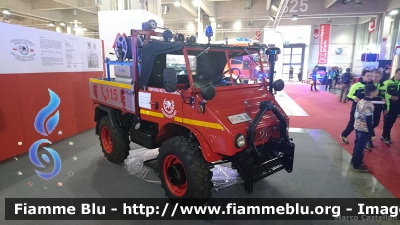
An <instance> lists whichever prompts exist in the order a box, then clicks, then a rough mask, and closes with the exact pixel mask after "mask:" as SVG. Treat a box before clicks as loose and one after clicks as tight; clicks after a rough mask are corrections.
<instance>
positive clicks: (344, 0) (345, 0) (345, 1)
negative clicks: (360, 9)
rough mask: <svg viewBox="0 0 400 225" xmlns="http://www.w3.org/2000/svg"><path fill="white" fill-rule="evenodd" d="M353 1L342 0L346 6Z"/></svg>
mask: <svg viewBox="0 0 400 225" xmlns="http://www.w3.org/2000/svg"><path fill="white" fill-rule="evenodd" d="M351 1H352V0H342V4H344V5H346V4H348V3H349V2H351Z"/></svg>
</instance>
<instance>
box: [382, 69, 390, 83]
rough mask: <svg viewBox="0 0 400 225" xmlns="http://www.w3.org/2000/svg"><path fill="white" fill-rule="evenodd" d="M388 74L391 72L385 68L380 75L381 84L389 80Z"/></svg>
mask: <svg viewBox="0 0 400 225" xmlns="http://www.w3.org/2000/svg"><path fill="white" fill-rule="evenodd" d="M390 72H391V69H390V67H386V68H385V70H383V74H382V78H381V81H382V82H385V81H387V80H389V79H390Z"/></svg>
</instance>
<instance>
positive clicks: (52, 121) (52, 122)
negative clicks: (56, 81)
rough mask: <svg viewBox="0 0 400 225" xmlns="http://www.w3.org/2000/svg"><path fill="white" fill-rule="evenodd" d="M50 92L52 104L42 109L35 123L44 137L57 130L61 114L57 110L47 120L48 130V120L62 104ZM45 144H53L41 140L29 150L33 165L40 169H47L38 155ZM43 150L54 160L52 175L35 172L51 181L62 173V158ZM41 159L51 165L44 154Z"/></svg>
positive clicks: (52, 151)
mask: <svg viewBox="0 0 400 225" xmlns="http://www.w3.org/2000/svg"><path fill="white" fill-rule="evenodd" d="M48 90H49V94H50V102H49V104H48V105H47V106H45V107H44V108H43V109H41V110H40V111H39V112H38V114H37V115H36V118H35V123H34V127H35V130H36V131H37V132H38V133H39V134H41V135H43V136H48V135H50V134H51V132H53V131H54V129H55V128H56V126H57V124H58V121H59V119H60V113H59V111H58V110H57V111H56V113H55V114H54V115H53V116H51V117H50V118H49V119H48V120H47V123H46V128H45V122H46V119H47V118H48V117H49V116H50V115H51V114H52V113H53V112H54V111H55V110H56V109H57V108H58V106H59V105H60V102H61V101H60V98H59V97H58V95H57V94H56V93H54V92H53V91H52V90H50V89H48ZM43 143H47V144H51V142H50V141H49V140H47V139H41V140H38V141H36V142H35V143H33V144H32V146H31V147H30V148H29V158H30V160H31V162H32V163H33V165H35V166H37V167H40V168H45V166H44V165H43V163H42V162H40V160H39V158H38V155H37V154H38V149H39V147H40V145H41V144H43ZM43 148H44V149H45V150H46V151H47V152H48V153H49V154H50V155H51V157H52V158H53V160H54V169H53V171H52V172H51V173H42V172H40V171H38V170H35V171H36V173H37V175H39V177H41V178H43V179H45V180H49V179H51V178H53V177H55V176H57V174H58V173H59V172H60V170H61V159H60V156H59V155H58V153H57V152H56V151H55V150H54V149H52V148H46V147H43ZM41 158H42V159H43V160H44V161H45V162H46V163H50V158H49V157H48V156H47V155H46V154H42V155H41Z"/></svg>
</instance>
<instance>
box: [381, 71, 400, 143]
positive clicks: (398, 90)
mask: <svg viewBox="0 0 400 225" xmlns="http://www.w3.org/2000/svg"><path fill="white" fill-rule="evenodd" d="M385 85H386V87H387V91H386V109H387V111H386V112H385V118H384V120H383V133H382V137H381V139H382V140H383V141H384V142H385V144H386V145H388V146H390V144H392V140H391V138H390V132H391V130H392V127H393V125H394V123H395V122H396V119H397V117H398V115H399V113H400V100H399V96H400V68H399V69H397V70H396V73H395V76H394V77H393V78H392V79H390V80H387V81H385Z"/></svg>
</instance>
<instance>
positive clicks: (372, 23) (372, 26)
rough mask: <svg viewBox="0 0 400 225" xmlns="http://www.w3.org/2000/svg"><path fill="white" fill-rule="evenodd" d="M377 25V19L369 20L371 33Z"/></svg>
mask: <svg viewBox="0 0 400 225" xmlns="http://www.w3.org/2000/svg"><path fill="white" fill-rule="evenodd" d="M375 27H376V21H375V20H371V21H369V26H368V31H369V33H370V34H371V33H373V32H374V31H375Z"/></svg>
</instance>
